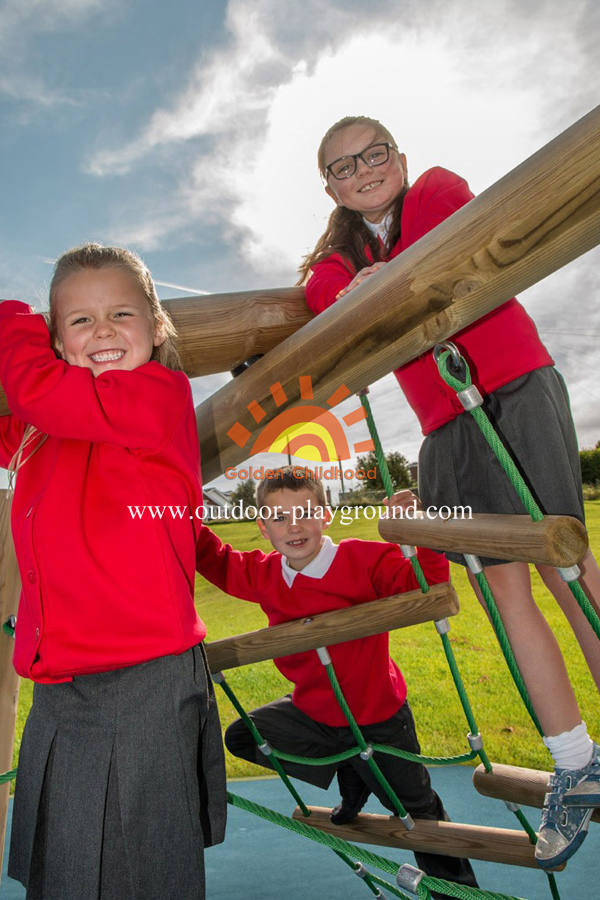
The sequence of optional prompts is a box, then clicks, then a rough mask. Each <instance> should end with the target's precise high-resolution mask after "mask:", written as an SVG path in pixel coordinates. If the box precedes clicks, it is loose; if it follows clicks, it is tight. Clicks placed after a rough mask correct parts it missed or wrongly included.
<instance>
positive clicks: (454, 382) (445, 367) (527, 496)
mask: <svg viewBox="0 0 600 900" xmlns="http://www.w3.org/2000/svg"><path fill="white" fill-rule="evenodd" d="M451 357H452V353H451V352H450V351H449V350H444V351H443V352H442V353H440V355H439V358H438V369H439V372H440V375H441V377H442V378H443V379H444V381H445V382H446V384H448V385H449V386H450V387H452V388H453V389H454V390H455V391H456V392H457V393H460V392H461V391H463V390H466V389H467V388H470V387H471V386H472V384H473V382H472V380H471V372H470V371H469V366H468V364H467V362H466V360H465V359H464V358H463V357H462V356H461V357H460V360H461V369H462V366H464V371H465V378H464V380H463V379H462V378H459V377H458V374H457V373H456V372H454V373H453V372H452V371H450V366H449V361H450V358H451ZM469 412H470V414H471V416H472V417H473V419H474V420H475V422H476V423H477V425H478V427H479V430H480V431H481V433H482V434H483V436H484V438H485V440H486V441H487V443H488V444H489V446H490V447H491V448H492V451H493V452H494V454H495V456H496V458H497V459H498V462H499V463H500V465H501V466H502V468H503V469H504V471H505V472H506V474H507V475H508V477H509V479H510V482H511V484H512V486H513V487H514V489H515V491H516V492H517V494H518V496H519V498H520V500H521V502H522V503H523V506H524V507H525V509H526V510H527V512H528V513H529V515H530V516H531V518H532V519H533V521H534V522H539V521H540V520H541V519H543V517H544V516H543V513H542V511H541V509H540V507H539V506H538V504H537V503H536V502H535V500H534V498H533V496H532V494H531V491H530V490H529V488H528V486H527V484H526V483H525V481H524V480H523V477H522V476H521V473H520V472H519V470H518V469H517V467H516V466H515V464H514V462H513V460H512V458H511V456H510V454H509V453H508V451H507V449H506V447H505V446H504V444H503V443H502V441H501V440H500V438H499V437H498V435H497V434H496V431H495V430H494V427H493V425H492V423H491V422H490V420H489V419H488V417H487V415H486V413H485V412H484V411H483V409H482V408H481V406H478V407H476V408H475V409H470V410H469ZM559 571H560V570H559ZM567 584H568V586H569V589H570V591H571V593H572V594H573V596H574V597H575V600H576V601H577V603H578V604H579V607H580V608H581V611H582V612H583V614H584V616H585V617H586V619H587V621H588V622H589V624H590V626H591V627H592V629H593V631H594V633H595V635H596V637H597V638H598V639H600V618H599V617H598V614H597V612H596V610H595V609H594V607H593V606H592V604H591V603H590V601H589V599H588V597H587V596H586V594H585V591H584V590H583V588H582V587H581V585H580V584H579V583H578V582H577V580H575V579H573V580H571V581H568V582H567Z"/></svg>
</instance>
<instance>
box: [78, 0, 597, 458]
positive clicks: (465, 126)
mask: <svg viewBox="0 0 600 900" xmlns="http://www.w3.org/2000/svg"><path fill="white" fill-rule="evenodd" d="M599 19H600V4H598V3H597V2H595V0H579V2H574V3H572V4H570V5H569V6H566V5H565V4H564V3H563V2H559V0H540V2H531V3H528V4H523V3H521V2H517V0H498V2H495V3H491V2H488V3H479V4H473V3H467V2H464V3H463V2H457V0H453V2H447V3H441V2H435V0H434V2H431V0H430V2H423V3H420V4H417V3H410V2H407V3H402V4H398V3H395V2H394V3H387V2H385V0H382V3H381V4H380V5H378V6H377V9H376V10H374V9H373V7H372V6H369V7H368V8H366V7H365V5H364V3H356V4H352V3H351V2H349V3H346V4H344V7H342V6H341V5H338V4H337V3H336V2H334V0H332V2H318V0H312V2H310V0H309V2H308V3H306V4H304V3H301V2H299V0H298V2H296V0H290V2H286V3H280V2H278V0H231V2H230V3H229V4H228V7H227V24H228V27H229V32H230V39H229V41H228V43H227V45H226V46H222V47H217V48H215V49H214V50H213V51H212V52H211V53H210V55H204V56H203V57H202V58H201V59H199V60H198V62H197V64H196V66H195V68H194V71H193V72H192V74H191V76H190V79H189V83H188V84H187V85H186V87H185V88H184V90H183V91H182V92H181V94H180V95H179V96H176V97H174V98H173V99H172V101H171V102H170V103H166V104H163V105H162V106H161V107H160V108H158V109H157V110H155V112H154V113H153V114H152V116H151V117H150V118H149V120H148V123H147V125H146V127H145V128H143V129H142V131H141V132H140V134H138V135H137V136H134V137H132V139H131V140H130V141H128V142H127V143H126V144H125V145H123V146H121V147H111V148H105V149H103V150H100V151H99V152H97V153H96V154H95V155H94V156H93V157H92V158H91V159H89V160H88V161H87V163H86V168H87V171H89V172H91V173H94V174H96V175H102V176H109V175H113V174H116V173H124V172H128V171H130V172H134V171H135V170H136V168H141V167H142V166H144V167H149V166H156V167H157V169H158V170H159V171H160V173H161V177H162V175H164V173H165V172H166V171H168V170H172V171H175V172H176V173H177V176H176V184H175V186H174V188H172V189H171V190H170V195H169V194H168V189H167V188H164V189H163V194H162V196H161V197H160V202H155V203H154V210H156V209H159V210H160V213H157V212H155V211H154V212H153V210H152V209H151V208H150V206H149V208H148V215H144V216H140V215H139V212H140V209H139V206H137V207H135V211H136V213H135V214H136V220H137V221H135V222H132V221H131V219H130V218H126V220H125V221H123V222H121V225H120V226H119V229H120V232H122V233H124V234H125V235H126V237H127V240H128V241H129V242H132V243H134V244H136V245H137V246H140V247H142V248H144V249H149V248H156V247H158V246H159V245H161V244H163V245H164V243H165V242H167V241H168V240H169V239H171V238H174V237H175V235H176V233H177V235H178V236H181V234H182V233H185V234H186V236H188V237H189V236H190V235H193V233H194V231H195V229H199V228H200V227H201V226H204V225H206V224H207V223H208V224H210V225H211V226H212V227H215V228H219V229H220V230H221V233H224V234H225V237H226V239H227V240H228V242H229V243H230V244H231V246H232V247H236V248H237V252H238V254H239V255H240V257H241V260H242V263H244V262H245V263H246V264H247V265H248V269H249V276H248V277H249V282H250V283H252V282H251V281H250V279H251V278H253V279H254V283H261V282H263V283H265V284H268V283H275V282H280V283H286V282H287V283H290V282H291V281H292V280H293V278H294V272H295V269H296V266H297V265H298V263H299V261H300V258H301V257H302V255H303V254H304V253H305V252H306V251H307V250H308V249H309V248H310V247H312V246H313V245H314V243H315V241H316V239H317V237H318V235H319V234H320V233H321V232H322V230H323V227H324V223H325V218H326V216H327V215H328V213H329V211H330V209H331V206H330V201H329V200H328V198H326V196H325V194H324V192H323V189H322V185H321V184H320V180H319V177H318V174H317V169H316V151H317V146H318V144H319V141H320V139H321V136H322V134H323V133H324V132H325V131H326V129H327V128H328V127H329V125H330V124H332V122H334V121H336V120H337V119H338V118H340V117H342V116H343V115H348V114H356V113H358V114H367V115H371V116H374V117H376V118H380V119H381V120H382V121H384V122H385V124H386V125H387V126H388V127H389V128H390V130H391V131H392V133H394V134H395V136H396V138H397V140H398V141H399V143H400V144H401V146H402V147H403V149H404V150H405V151H406V153H407V155H408V160H409V172H410V175H411V177H412V178H413V179H414V178H415V177H416V176H417V175H419V174H420V173H421V172H422V171H424V170H425V169H427V168H429V167H430V166H432V165H444V166H446V167H448V168H451V169H454V170H455V171H458V172H460V173H461V174H463V175H465V176H466V177H467V178H468V179H469V182H470V184H471V186H472V188H473V189H474V190H475V192H479V191H481V190H482V189H484V188H485V187H487V186H488V185H489V184H492V183H493V182H495V181H496V180H497V179H498V178H500V177H501V176H502V175H504V174H505V173H506V172H508V171H509V170H510V169H512V168H513V167H514V166H516V165H518V164H519V163H520V162H521V161H522V160H523V159H525V158H526V157H527V156H529V155H530V154H531V153H533V152H534V151H536V150H537V149H538V148H540V147H541V146H543V145H544V144H545V143H546V142H547V141H549V140H550V139H551V138H553V137H554V136H555V135H556V134H557V133H559V132H560V131H561V130H562V129H564V128H565V127H567V126H568V125H569V124H571V123H573V122H574V121H576V119H577V118H579V117H580V116H581V115H583V114H585V113H586V112H587V111H588V110H589V109H590V108H591V106H592V105H593V104H594V103H595V102H596V101H595V99H594V92H595V90H596V87H597V84H598V82H599V80H600V78H599V76H600V65H599V63H598V59H597V52H596V51H597V45H598V36H599V33H600V21H599ZM174 161H175V163H176V164H175V165H174ZM153 199H154V201H156V198H153ZM130 208H132V207H131V205H130ZM119 216H120V217H121V218H124V217H127V216H130V214H127V213H124V212H121V213H119ZM141 220H143V225H142V226H140V225H139V222H140V221H141ZM590 259H591V256H590V257H589V258H587V259H584V260H583V261H581V262H579V263H575V264H573V265H572V266H570V267H569V268H568V269H567V270H564V271H562V272H561V273H559V274H556V275H554V276H553V277H552V278H551V279H548V280H547V281H546V282H544V284H543V285H540V286H538V287H537V288H535V289H533V290H532V291H529V292H527V293H526V295H525V297H524V300H525V303H526V305H527V306H528V308H529V309H531V311H532V312H533V313H534V316H535V317H536V319H537V318H538V316H539V317H540V320H541V321H544V319H543V317H544V313H545V312H548V314H549V315H551V316H553V317H554V320H555V323H556V324H557V328H558V330H559V331H562V332H564V331H566V330H568V329H567V327H566V326H567V325H568V322H569V317H570V315H571V314H572V313H571V312H570V311H569V310H568V309H567V308H564V298H565V297H567V296H568V297H573V298H574V302H577V303H578V304H580V314H581V317H582V319H585V318H586V317H588V320H589V322H590V328H594V329H596V328H600V322H597V319H596V318H595V313H594V306H595V304H596V301H595V297H597V295H598V288H600V284H599V282H598V278H597V276H596V275H595V270H594V271H593V264H592V262H590ZM592 271H593V278H592V275H591V273H592ZM588 276H589V278H592V280H591V281H589V283H588V284H587V288H586V279H588ZM596 322H597V325H596ZM562 337H563V336H562V335H559V336H557V341H556V346H560V348H563V349H561V351H560V353H561V354H562V355H560V354H559V353H558V352H556V356H557V360H558V361H559V364H560V365H561V366H562V367H563V368H564V369H565V370H566V374H567V377H568V380H569V381H570V382H571V385H572V397H573V409H574V415H575V418H576V421H577V422H578V424H579V425H580V428H581V429H582V442H583V443H591V442H593V443H595V440H597V439H598V437H600V434H598V435H597V436H595V435H596V432H600V423H599V419H598V415H597V414H596V413H595V412H594V411H593V406H592V405H593V404H594V403H595V400H594V398H595V396H596V395H597V394H598V389H597V388H596V387H595V386H594V385H593V383H592V381H591V376H588V374H587V372H586V369H585V367H586V365H588V366H591V365H593V361H594V359H595V357H597V354H596V353H595V349H594V346H593V342H590V346H589V348H588V346H587V345H585V346H584V345H583V344H582V343H581V341H579V339H578V338H577V337H575V336H573V341H572V342H571V344H570V345H569V344H568V343H567V342H566V341H565V342H564V343H559V342H562ZM564 337H565V338H566V335H564ZM549 343H550V345H551V347H552V344H553V343H554V342H553V341H552V340H549ZM569 346H571V347H572V351H573V352H572V351H570V350H568V349H567V348H568V347H569ZM569 353H571V357H569ZM575 357H577V362H578V363H579V365H578V366H577V367H575V364H574V363H575ZM381 384H383V385H384V386H383V387H379V386H378V387H377V388H376V392H377V394H378V395H381V402H383V404H384V406H385V409H386V410H387V409H388V407H389V417H388V416H387V415H386V416H385V418H386V420H387V421H389V422H390V425H389V426H385V427H386V428H388V430H389V433H390V435H391V434H392V433H393V434H394V435H395V436H396V438H395V441H394V444H395V446H398V445H400V446H401V447H402V448H403V452H405V453H407V454H408V455H409V456H415V455H416V449H417V446H418V443H419V440H420V438H419V434H418V430H417V429H416V426H415V425H414V419H413V418H412V414H411V413H410V411H409V410H408V409H407V408H406V410H405V409H404V406H403V405H402V404H403V403H404V401H403V400H402V398H401V395H400V391H399V389H396V388H395V386H394V384H393V383H390V382H389V381H388V380H387V379H385V380H384V382H382V383H381ZM596 408H597V404H596ZM399 410H403V411H402V413H400V412H399ZM392 423H393V424H392ZM405 427H406V431H405V430H404V428H405Z"/></svg>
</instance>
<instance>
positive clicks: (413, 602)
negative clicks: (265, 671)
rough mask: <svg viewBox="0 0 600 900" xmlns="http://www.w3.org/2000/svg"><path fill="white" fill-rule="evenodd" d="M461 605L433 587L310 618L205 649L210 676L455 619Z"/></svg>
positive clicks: (448, 591)
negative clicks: (362, 638)
mask: <svg viewBox="0 0 600 900" xmlns="http://www.w3.org/2000/svg"><path fill="white" fill-rule="evenodd" d="M458 609H459V604H458V597H457V596H456V592H455V590H454V588H453V587H452V585H451V584H434V585H432V587H431V588H430V590H429V591H428V593H427V594H423V593H421V591H407V592H406V593H405V594H397V595H396V596H394V597H387V598H386V599H384V600H373V601H370V602H368V603H358V604H357V605H356V606H351V607H350V608H349V609H336V610H333V611H332V612H326V613H321V614H320V615H318V616H312V617H311V618H306V619H295V620H294V621H292V622H284V623H283V624H282V625H274V626H273V627H271V628H261V629H260V630H259V631H250V632H248V633H247V634H238V635H235V636H234V637H230V638H224V639H223V640H221V641H212V642H211V643H208V644H206V653H207V656H208V664H209V667H210V670H211V672H220V671H221V670H222V669H233V668H235V667H236V666H246V665H248V664H249V663H255V662H260V661H261V660H263V659H277V658H278V657H280V656H288V655H290V654H291V653H301V652H303V651H304V650H314V649H315V648H316V647H323V646H327V645H331V644H340V643H342V642H343V641H352V640H354V639H355V638H359V637H367V636H368V635H372V634H381V632H383V631H392V630H393V629H394V628H405V627H406V626H407V625H418V624H420V623H421V622H430V621H434V620H437V619H445V618H446V617H447V616H455V615H456V614H457V612H458Z"/></svg>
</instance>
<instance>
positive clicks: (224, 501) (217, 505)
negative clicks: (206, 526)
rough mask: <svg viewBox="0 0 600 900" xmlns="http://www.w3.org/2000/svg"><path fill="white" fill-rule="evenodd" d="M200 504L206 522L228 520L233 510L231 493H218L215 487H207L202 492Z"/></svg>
mask: <svg viewBox="0 0 600 900" xmlns="http://www.w3.org/2000/svg"><path fill="white" fill-rule="evenodd" d="M202 503H203V505H204V512H205V515H204V520H205V521H206V522H214V521H215V520H217V519H228V518H229V516H230V513H231V510H232V508H233V503H232V501H231V491H220V490H219V488H216V487H207V488H204V489H203V490H202Z"/></svg>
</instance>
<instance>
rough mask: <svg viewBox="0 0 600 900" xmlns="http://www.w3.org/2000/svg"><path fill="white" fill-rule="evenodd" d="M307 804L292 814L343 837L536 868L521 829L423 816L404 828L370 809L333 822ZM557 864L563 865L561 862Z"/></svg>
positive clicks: (323, 811)
mask: <svg viewBox="0 0 600 900" xmlns="http://www.w3.org/2000/svg"><path fill="white" fill-rule="evenodd" d="M308 808H309V809H310V813H311V814H310V816H309V817H308V818H305V816H303V815H302V811H301V810H300V808H299V807H296V809H295V810H294V812H293V815H292V818H294V819H296V820H297V821H299V822H303V823H304V824H305V825H310V826H311V827H313V828H318V829H320V830H321V831H325V832H327V834H332V835H335V836H336V837H339V838H342V839H343V840H345V841H353V842H354V843H359V844H378V845H379V846H380V847H397V848H400V849H402V850H412V851H413V852H414V851H415V850H420V851H422V852H423V853H443V854H444V855H445V856H461V857H467V858H469V859H483V860H488V861H489V862H496V863H506V864H507V865H511V866H527V867H529V868H532V869H538V868H539V866H538V865H537V863H536V861H535V858H534V855H533V854H534V848H533V845H532V844H531V843H530V841H529V838H528V837H527V835H526V834H525V832H524V831H516V830H512V829H507V828H490V827H488V826H483V825H461V824H459V823H458V822H430V821H427V820H425V819H415V827H414V828H413V829H412V831H407V830H406V829H405V828H404V826H403V825H402V823H401V822H400V820H399V819H398V817H397V816H377V815H373V814H371V813H360V815H358V816H357V817H356V818H355V819H353V820H352V822H351V823H349V824H347V825H334V824H333V823H332V822H331V820H330V818H329V815H330V813H331V810H330V809H325V808H324V807H319V806H309V807H308ZM559 868H561V869H564V866H560V867H559Z"/></svg>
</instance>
